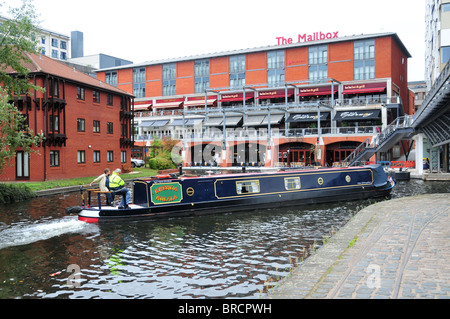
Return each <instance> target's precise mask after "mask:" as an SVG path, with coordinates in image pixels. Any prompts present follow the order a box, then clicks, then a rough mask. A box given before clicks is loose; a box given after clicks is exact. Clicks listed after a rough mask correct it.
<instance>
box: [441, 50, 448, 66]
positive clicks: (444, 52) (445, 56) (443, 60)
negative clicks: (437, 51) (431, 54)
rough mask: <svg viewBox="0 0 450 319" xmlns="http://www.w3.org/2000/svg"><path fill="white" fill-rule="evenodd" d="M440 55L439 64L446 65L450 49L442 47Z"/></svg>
mask: <svg viewBox="0 0 450 319" xmlns="http://www.w3.org/2000/svg"><path fill="white" fill-rule="evenodd" d="M441 54H442V57H441V63H447V62H448V60H450V47H442V48H441Z"/></svg>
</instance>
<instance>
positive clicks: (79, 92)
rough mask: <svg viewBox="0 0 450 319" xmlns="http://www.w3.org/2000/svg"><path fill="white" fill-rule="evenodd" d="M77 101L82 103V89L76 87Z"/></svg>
mask: <svg viewBox="0 0 450 319" xmlns="http://www.w3.org/2000/svg"><path fill="white" fill-rule="evenodd" d="M77 99H78V100H83V101H84V88H82V87H80V86H78V87H77Z"/></svg>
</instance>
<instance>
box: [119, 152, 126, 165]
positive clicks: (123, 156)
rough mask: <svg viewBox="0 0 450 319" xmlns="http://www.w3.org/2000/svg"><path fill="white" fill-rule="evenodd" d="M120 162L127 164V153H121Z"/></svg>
mask: <svg viewBox="0 0 450 319" xmlns="http://www.w3.org/2000/svg"><path fill="white" fill-rule="evenodd" d="M120 162H121V163H126V162H127V151H121V152H120Z"/></svg>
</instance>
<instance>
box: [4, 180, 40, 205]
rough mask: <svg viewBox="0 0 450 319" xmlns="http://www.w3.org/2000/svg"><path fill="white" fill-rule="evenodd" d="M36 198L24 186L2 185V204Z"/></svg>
mask: <svg viewBox="0 0 450 319" xmlns="http://www.w3.org/2000/svg"><path fill="white" fill-rule="evenodd" d="M35 196H36V195H35V193H34V192H33V191H32V190H30V189H29V188H28V187H27V186H26V185H24V184H0V204H9V203H14V202H19V201H23V200H27V199H30V198H33V197H35Z"/></svg>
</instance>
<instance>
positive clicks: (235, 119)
mask: <svg viewBox="0 0 450 319" xmlns="http://www.w3.org/2000/svg"><path fill="white" fill-rule="evenodd" d="M241 120H242V116H227V117H226V118H225V126H237V125H238V124H239V122H240V121H241Z"/></svg>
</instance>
